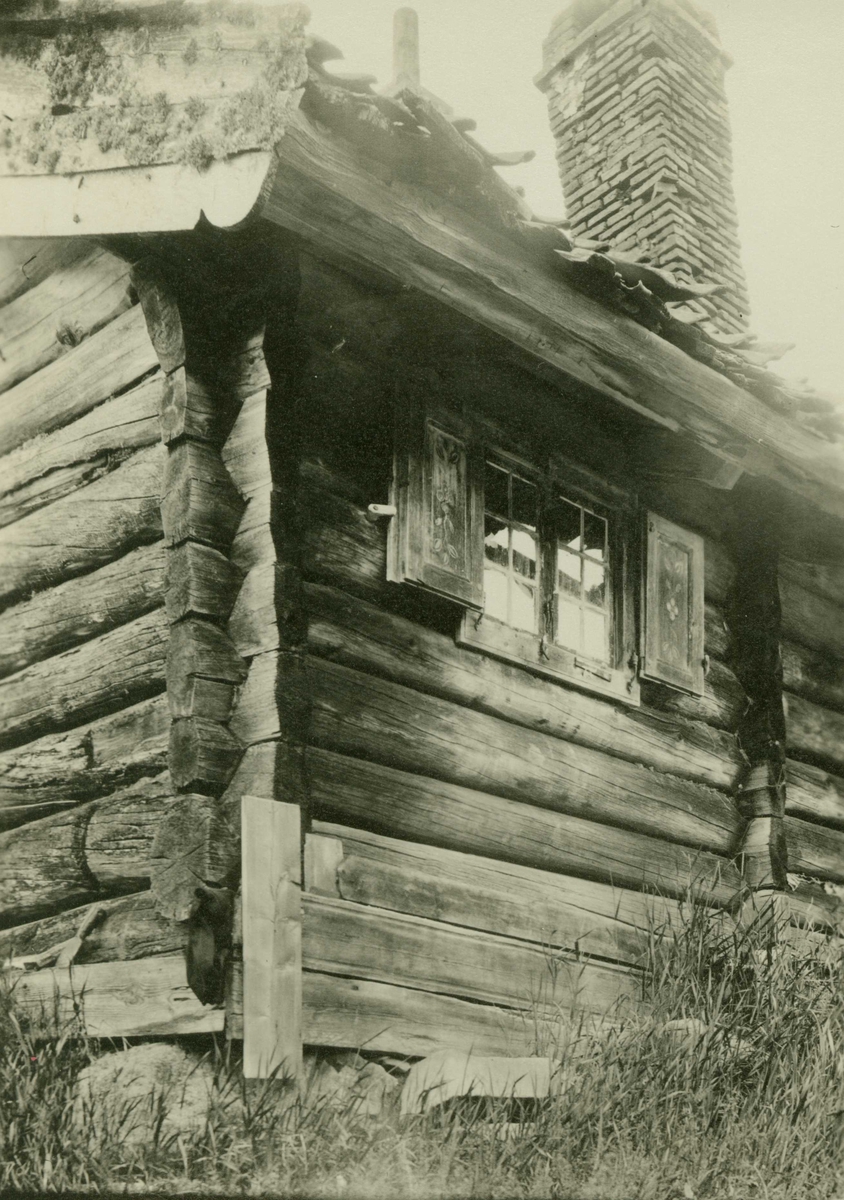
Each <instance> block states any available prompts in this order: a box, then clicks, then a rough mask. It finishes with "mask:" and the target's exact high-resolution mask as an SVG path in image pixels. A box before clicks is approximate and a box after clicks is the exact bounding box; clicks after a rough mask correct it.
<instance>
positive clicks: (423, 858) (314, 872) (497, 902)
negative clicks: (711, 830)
mask: <svg viewBox="0 0 844 1200" xmlns="http://www.w3.org/2000/svg"><path fill="white" fill-rule="evenodd" d="M305 890H306V892H315V893H319V894H321V895H327V896H335V897H338V898H341V899H343V900H353V901H355V902H357V903H359V904H371V905H375V906H376V907H378V908H387V909H392V910H396V911H398V912H405V913H410V914H412V915H414V916H417V917H426V918H428V919H430V920H437V921H446V922H448V923H449V924H451V925H461V926H464V927H466V928H470V929H480V930H484V931H485V932H487V933H494V934H499V935H502V936H505V937H514V938H520V939H522V940H523V941H533V942H539V943H541V944H542V945H545V946H556V947H567V948H568V949H576V950H578V951H580V952H582V953H584V954H588V955H597V956H599V957H601V958H606V959H612V960H615V961H618V962H624V963H636V962H641V961H642V959H643V956H644V955H645V954H646V953H647V949H648V942H649V938H650V937H651V934H652V932H653V931H656V930H658V929H661V928H664V927H665V926H666V925H669V924H671V923H674V922H676V921H678V920H679V911H680V910H679V905H678V904H677V903H676V901H673V900H669V899H667V898H666V897H662V896H659V897H658V896H653V895H649V894H647V893H644V892H632V891H626V890H625V889H622V888H611V887H608V886H607V885H606V884H602V883H594V882H592V881H591V880H585V879H574V878H569V877H567V876H565V875H555V874H551V873H550V872H548V871H537V870H532V869H531V868H529V867H523V866H518V865H515V864H513V863H501V862H495V861H494V860H492V859H489V858H480V857H477V856H475V855H469V854H461V853H459V852H458V851H455V850H443V849H440V848H439V847H435V846H423V845H419V844H418V843H416V842H404V841H399V840H398V839H396V838H389V837H382V836H380V835H379V834H375V833H367V832H366V831H364V830H355V829H349V828H348V827H344V826H342V825H332V824H330V823H328V822H325V821H317V822H315V823H314V825H313V833H310V834H308V835H307V837H306V841H305Z"/></svg>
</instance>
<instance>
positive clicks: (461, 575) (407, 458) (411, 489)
mask: <svg viewBox="0 0 844 1200" xmlns="http://www.w3.org/2000/svg"><path fill="white" fill-rule="evenodd" d="M478 476H479V469H478V458H477V453H476V451H475V449H474V447H473V445H472V441H471V438H470V436H469V433H468V431H467V429H466V428H465V427H464V425H463V423H462V422H461V420H460V418H459V416H458V415H457V414H450V413H444V412H439V411H438V412H434V411H433V410H431V409H426V410H425V411H424V412H419V410H418V409H417V410H416V411H415V412H412V413H405V414H403V415H402V419H401V420H400V422H399V428H398V433H397V439H396V455H395V466H394V475H393V491H392V503H393V504H394V505H395V506H396V510H397V512H396V517H395V518H394V520H393V521H392V529H391V538H390V553H389V557H388V572H387V573H388V578H389V579H391V580H393V581H394V582H396V583H413V584H417V585H418V586H420V587H424V588H427V589H428V590H430V591H432V592H437V593H438V594H439V595H441V596H447V597H448V598H449V599H451V600H456V601H458V602H459V603H460V604H463V605H465V606H466V607H468V608H474V609H482V608H483V557H482V556H483V498H482V495H481V488H480V484H479V478H478Z"/></svg>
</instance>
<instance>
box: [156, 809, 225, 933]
mask: <svg viewBox="0 0 844 1200" xmlns="http://www.w3.org/2000/svg"><path fill="white" fill-rule="evenodd" d="M150 865H151V875H150V880H151V882H150V886H151V889H152V895H153V900H154V902H155V907H156V911H157V912H159V913H161V914H162V915H163V916H165V917H169V918H170V919H171V920H174V921H186V920H187V919H188V917H189V916H190V915H191V911H192V909H193V906H194V900H195V893H196V886H197V884H207V885H209V886H211V887H216V886H227V885H230V884H232V882H236V880H237V876H238V874H239V868H240V805H234V804H228V803H226V802H225V801H223V800H219V799H216V798H214V797H211V796H196V795H194V796H181V797H179V799H178V800H176V801H175V802H174V803H173V804H171V805H170V806H169V808H168V809H167V812H166V813H165V815H164V816H163V817H162V819H161V820H160V821H159V822H158V827H157V829H156V832H155V838H154V839H153V843H152V848H151V851H150Z"/></svg>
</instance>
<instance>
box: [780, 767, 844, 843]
mask: <svg viewBox="0 0 844 1200" xmlns="http://www.w3.org/2000/svg"><path fill="white" fill-rule="evenodd" d="M785 811H786V812H787V813H789V814H790V815H792V816H795V817H803V818H805V819H806V820H809V821H817V822H818V823H819V824H821V825H831V826H833V827H834V828H838V829H844V779H842V778H841V776H840V775H830V774H829V773H828V772H826V771H822V770H821V769H820V768H819V767H813V766H810V765H809V764H808V763H800V762H795V761H794V759H789V760H788V762H787V763H786V801H785Z"/></svg>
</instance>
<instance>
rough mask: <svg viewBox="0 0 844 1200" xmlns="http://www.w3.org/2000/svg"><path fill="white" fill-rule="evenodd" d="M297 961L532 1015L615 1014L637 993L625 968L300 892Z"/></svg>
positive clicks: (635, 980) (638, 987)
mask: <svg viewBox="0 0 844 1200" xmlns="http://www.w3.org/2000/svg"><path fill="white" fill-rule="evenodd" d="M302 965H303V967H304V968H305V969H307V970H312V971H320V972H324V973H326V974H330V975H345V976H352V977H354V978H357V979H370V980H375V981H376V982H378V983H388V984H392V985H393V986H397V987H414V988H419V989H420V990H421V991H424V992H433V993H437V994H440V995H443V994H445V995H451V996H460V997H463V998H464V999H469V1000H476V1001H481V1002H483V1003H486V1004H495V1005H501V1006H503V1007H507V1008H522V1009H525V1010H529V1011H531V1012H533V1013H536V1014H537V1015H538V1016H539V1017H540V1019H542V1017H543V1016H544V1017H548V1016H551V1015H552V1014H553V1013H554V1012H556V1011H558V1010H559V1009H562V1010H563V1011H565V1012H571V1011H572V1010H575V1011H582V1012H588V1013H600V1014H607V1015H610V1016H620V1015H622V1014H623V1013H624V1012H625V1011H628V1010H630V1009H631V1008H634V1007H635V1004H636V1001H637V1000H638V999H639V997H640V995H641V980H640V979H639V978H638V977H637V976H636V975H634V974H631V972H630V969H629V968H625V967H620V966H617V965H614V964H610V963H597V962H590V961H580V962H579V961H578V960H577V958H576V957H575V956H574V955H568V954H566V952H565V951H561V950H552V949H551V948H550V947H542V946H539V945H531V943H529V942H522V941H519V940H518V939H516V938H505V937H499V936H497V935H495V934H491V933H484V932H482V931H480V930H477V929H463V928H461V927H460V926H457V925H448V924H446V923H445V922H443V921H430V920H427V919H425V918H423V917H415V916H410V915H408V914H407V913H400V912H390V911H388V910H387V909H379V908H374V907H372V906H371V905H368V904H355V903H353V902H352V901H349V900H336V899H330V898H329V897H326V896H310V895H303V897H302Z"/></svg>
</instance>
